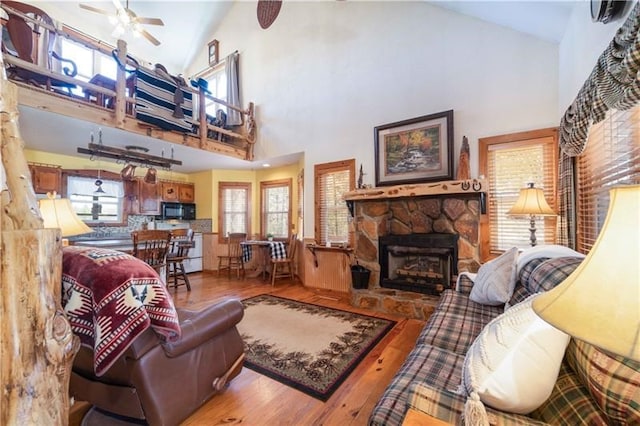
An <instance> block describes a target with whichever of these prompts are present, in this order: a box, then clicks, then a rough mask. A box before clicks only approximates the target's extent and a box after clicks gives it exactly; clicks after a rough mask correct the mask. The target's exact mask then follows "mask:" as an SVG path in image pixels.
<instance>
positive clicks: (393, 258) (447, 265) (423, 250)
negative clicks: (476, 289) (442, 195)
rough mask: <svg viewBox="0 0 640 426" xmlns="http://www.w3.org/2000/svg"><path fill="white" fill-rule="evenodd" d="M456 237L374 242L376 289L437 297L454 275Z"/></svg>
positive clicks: (387, 237) (408, 237)
mask: <svg viewBox="0 0 640 426" xmlns="http://www.w3.org/2000/svg"><path fill="white" fill-rule="evenodd" d="M458 238H459V237H458V235H457V234H441V233H425V234H409V235H383V236H380V237H379V238H378V247H379V249H378V255H379V261H378V263H379V264H380V287H383V288H393V289H397V290H405V291H413V292H416V293H424V294H433V295H439V294H440V293H442V292H443V291H444V290H445V289H447V288H451V287H452V285H453V284H454V283H453V282H452V280H453V279H454V277H455V276H456V275H457V274H458Z"/></svg>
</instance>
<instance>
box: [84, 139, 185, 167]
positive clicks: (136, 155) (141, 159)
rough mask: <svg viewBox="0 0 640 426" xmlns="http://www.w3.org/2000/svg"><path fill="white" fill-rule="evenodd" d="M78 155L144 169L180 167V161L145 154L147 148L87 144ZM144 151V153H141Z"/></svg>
mask: <svg viewBox="0 0 640 426" xmlns="http://www.w3.org/2000/svg"><path fill="white" fill-rule="evenodd" d="M77 149H78V153H80V154H88V155H90V156H92V157H99V158H110V159H112V160H116V162H118V163H135V164H138V165H140V166H143V167H144V166H146V167H160V168H163V169H170V168H171V166H173V165H176V166H181V165H182V161H180V160H174V159H173V158H165V157H159V156H157V155H151V154H147V153H146V151H148V149H147V148H142V147H135V146H127V147H126V148H125V149H122V148H116V147H111V146H106V145H103V144H101V143H100V144H97V143H89V147H88V148H82V147H78V148H77ZM141 151H144V152H141Z"/></svg>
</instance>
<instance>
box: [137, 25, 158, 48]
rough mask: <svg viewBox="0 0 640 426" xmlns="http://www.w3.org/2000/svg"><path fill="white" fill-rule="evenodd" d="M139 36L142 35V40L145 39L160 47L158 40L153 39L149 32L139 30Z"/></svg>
mask: <svg viewBox="0 0 640 426" xmlns="http://www.w3.org/2000/svg"><path fill="white" fill-rule="evenodd" d="M140 34H142V36H143V37H144V38H146V39H147V40H149V41H150V42H151V43H153V44H154V45H156V46H160V40H158V39H157V38H155V37H154V36H152V35H151V33H149V31H147V30H144V29H140Z"/></svg>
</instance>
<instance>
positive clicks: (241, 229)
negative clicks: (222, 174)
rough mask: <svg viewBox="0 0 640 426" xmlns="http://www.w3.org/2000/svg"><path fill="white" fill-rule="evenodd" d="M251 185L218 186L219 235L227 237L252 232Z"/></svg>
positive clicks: (222, 184)
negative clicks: (231, 234) (232, 234)
mask: <svg viewBox="0 0 640 426" xmlns="http://www.w3.org/2000/svg"><path fill="white" fill-rule="evenodd" d="M250 200H251V184H250V183H241V182H220V183H219V184H218V233H219V234H220V236H221V237H226V236H227V235H229V234H230V233H244V234H247V235H249V233H250V231H251V213H250V212H251V203H250Z"/></svg>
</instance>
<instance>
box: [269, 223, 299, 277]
mask: <svg viewBox="0 0 640 426" xmlns="http://www.w3.org/2000/svg"><path fill="white" fill-rule="evenodd" d="M297 247H298V238H297V234H291V238H289V244H288V245H287V257H286V258H284V259H273V258H271V265H272V266H271V285H272V286H275V283H276V278H289V279H291V280H293V279H294V278H295V277H294V273H293V272H294V268H293V265H294V258H295V255H296V248H297Z"/></svg>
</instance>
